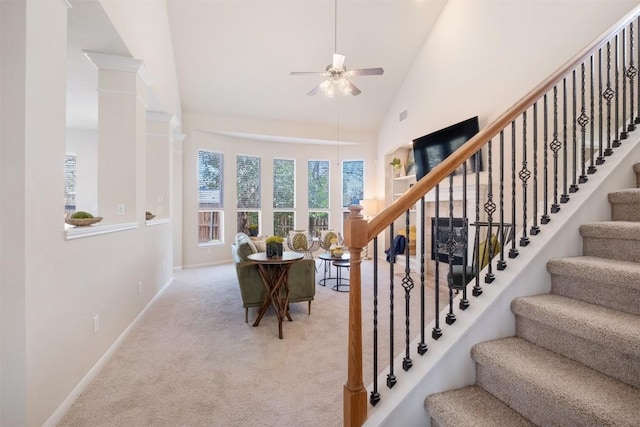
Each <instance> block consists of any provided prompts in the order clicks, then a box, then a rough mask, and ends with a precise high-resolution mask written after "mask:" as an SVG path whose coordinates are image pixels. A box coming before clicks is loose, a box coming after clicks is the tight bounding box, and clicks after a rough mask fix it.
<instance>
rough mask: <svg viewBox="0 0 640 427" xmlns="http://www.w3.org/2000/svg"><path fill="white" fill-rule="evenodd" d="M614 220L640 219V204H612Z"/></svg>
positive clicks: (612, 217)
mask: <svg viewBox="0 0 640 427" xmlns="http://www.w3.org/2000/svg"><path fill="white" fill-rule="evenodd" d="M611 219H612V220H613V221H640V205H638V204H637V203H616V204H612V205H611Z"/></svg>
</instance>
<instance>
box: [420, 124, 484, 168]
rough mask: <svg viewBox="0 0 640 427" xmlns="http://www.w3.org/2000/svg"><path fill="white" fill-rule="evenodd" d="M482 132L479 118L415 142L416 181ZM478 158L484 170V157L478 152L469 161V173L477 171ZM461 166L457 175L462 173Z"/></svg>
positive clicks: (449, 127)
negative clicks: (477, 157)
mask: <svg viewBox="0 0 640 427" xmlns="http://www.w3.org/2000/svg"><path fill="white" fill-rule="evenodd" d="M479 130H480V128H479V126H478V116H475V117H472V118H470V119H467V120H464V121H462V122H460V123H456V124H455V125H451V126H448V127H446V128H444V129H440V130H437V131H435V132H432V133H430V134H428V135H425V136H422V137H420V138H417V139H414V140H413V155H414V158H415V162H416V179H418V180H419V179H420V178H422V177H423V176H425V175H426V174H427V173H429V171H430V170H431V169H433V168H434V167H436V166H437V165H438V164H440V162H442V161H443V160H444V159H446V158H447V157H448V156H449V155H450V154H451V153H453V152H454V151H455V150H456V149H458V148H459V147H461V146H462V145H463V144H464V143H465V142H467V141H468V140H469V139H471V137H473V136H474V135H475V134H476V133H478V131H479ZM476 156H479V160H480V169H479V170H482V156H480V151H478V152H476V153H475V154H474V155H473V156H471V158H470V159H469V160H467V162H466V163H467V173H472V172H475V171H476ZM462 171H463V167H462V166H460V167H459V168H458V169H457V170H456V172H455V173H462Z"/></svg>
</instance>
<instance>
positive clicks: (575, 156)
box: [569, 70, 579, 193]
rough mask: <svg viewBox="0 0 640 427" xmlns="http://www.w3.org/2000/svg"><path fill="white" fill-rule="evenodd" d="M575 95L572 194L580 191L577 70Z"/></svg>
mask: <svg viewBox="0 0 640 427" xmlns="http://www.w3.org/2000/svg"><path fill="white" fill-rule="evenodd" d="M572 76H573V79H572V81H573V95H572V100H573V116H572V117H573V120H572V121H571V123H573V126H571V127H572V128H573V130H572V136H573V139H572V142H573V148H572V150H573V181H572V184H571V187H570V188H569V192H570V193H575V192H576V191H578V189H579V187H578V152H577V149H578V148H577V147H578V135H577V131H576V125H575V124H576V122H577V117H576V115H577V110H578V100H577V96H578V94H577V92H578V91H577V85H576V70H573V75H572Z"/></svg>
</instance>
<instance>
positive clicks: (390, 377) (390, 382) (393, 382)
mask: <svg viewBox="0 0 640 427" xmlns="http://www.w3.org/2000/svg"><path fill="white" fill-rule="evenodd" d="M389 234H390V236H391V240H392V241H393V236H395V232H394V230H393V223H391V224H390V225H389ZM393 266H394V263H393V262H391V263H389V373H388V374H387V387H389V388H393V386H394V385H396V383H397V382H398V379H397V378H396V376H395V374H394V373H393V358H394V357H395V355H394V351H393V341H394V339H393V317H394V314H393V313H394V307H393V304H394V301H393V277H394V276H393V270H394V269H393Z"/></svg>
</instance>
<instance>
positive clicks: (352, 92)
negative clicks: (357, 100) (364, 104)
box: [349, 82, 362, 96]
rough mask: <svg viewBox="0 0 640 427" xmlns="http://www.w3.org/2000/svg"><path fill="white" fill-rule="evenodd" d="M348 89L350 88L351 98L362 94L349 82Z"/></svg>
mask: <svg viewBox="0 0 640 427" xmlns="http://www.w3.org/2000/svg"><path fill="white" fill-rule="evenodd" d="M349 87H350V88H351V95H352V96H358V95H360V94H361V93H362V91H361V90H360V89H358V88H357V87H356V85H354V84H353V83H351V82H349Z"/></svg>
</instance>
